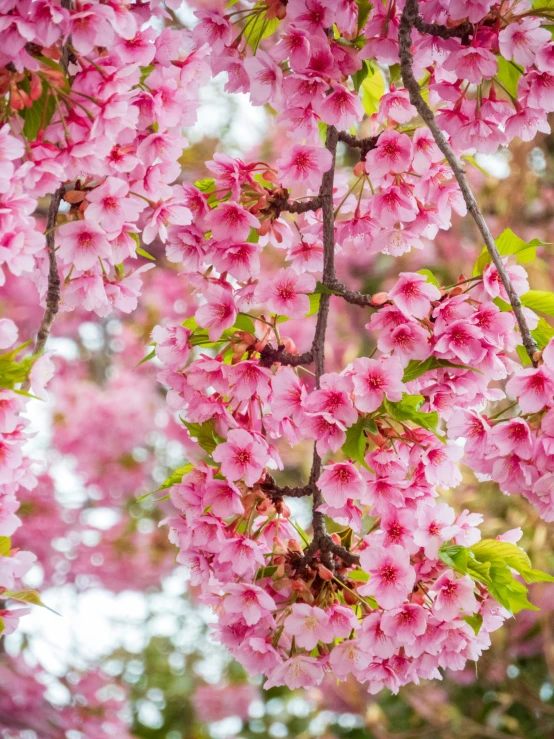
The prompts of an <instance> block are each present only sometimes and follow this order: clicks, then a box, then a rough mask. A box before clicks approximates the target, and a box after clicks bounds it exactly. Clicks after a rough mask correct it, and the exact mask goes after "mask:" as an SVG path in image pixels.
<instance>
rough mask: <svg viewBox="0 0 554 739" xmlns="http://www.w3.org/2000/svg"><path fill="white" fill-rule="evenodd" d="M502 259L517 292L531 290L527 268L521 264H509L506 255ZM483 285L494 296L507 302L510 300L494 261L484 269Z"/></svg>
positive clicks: (522, 292)
mask: <svg viewBox="0 0 554 739" xmlns="http://www.w3.org/2000/svg"><path fill="white" fill-rule="evenodd" d="M502 261H503V262H504V266H505V267H506V272H507V273H508V277H509V278H510V282H511V283H512V285H513V288H514V290H515V292H516V293H517V294H518V295H523V294H524V293H526V292H527V291H528V290H529V282H528V281H527V272H526V271H525V269H524V268H523V267H521V266H520V265H519V264H514V265H508V258H507V257H504V258H503V259H502ZM483 287H484V288H485V290H486V291H487V293H488V294H489V295H490V296H491V297H492V298H502V300H504V301H505V302H507V303H509V302H510V299H509V298H508V294H507V292H506V288H505V287H504V284H503V283H502V280H501V278H500V275H499V274H498V270H497V269H496V267H495V266H494V264H492V262H491V264H489V265H487V267H486V268H485V269H484V271H483Z"/></svg>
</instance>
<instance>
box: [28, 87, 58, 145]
mask: <svg viewBox="0 0 554 739" xmlns="http://www.w3.org/2000/svg"><path fill="white" fill-rule="evenodd" d="M55 109H56V101H55V99H54V96H53V94H52V92H51V90H50V87H49V86H48V84H47V83H46V82H43V83H42V94H41V96H40V97H39V98H38V100H35V101H34V102H33V104H32V105H31V107H30V108H24V110H22V111H21V117H22V118H23V120H24V121H25V123H24V124H23V135H24V136H25V138H26V139H27V141H34V140H35V139H36V137H37V135H38V132H39V131H40V130H41V129H42V130H44V129H45V128H46V126H48V124H49V123H50V121H51V120H52V116H53V115H54V110H55Z"/></svg>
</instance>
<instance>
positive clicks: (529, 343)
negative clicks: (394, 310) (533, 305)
mask: <svg viewBox="0 0 554 739" xmlns="http://www.w3.org/2000/svg"><path fill="white" fill-rule="evenodd" d="M418 18H419V6H418V0H406V5H405V6H404V10H403V12H402V18H401V20H400V27H399V30H398V40H399V45H400V70H401V72H402V80H403V82H404V86H405V88H406V89H407V90H408V93H409V95H410V102H411V103H412V105H413V106H414V107H415V108H416V110H417V112H418V113H419V115H420V116H421V118H422V119H423V121H424V122H425V123H426V124H427V126H428V128H429V130H430V131H431V133H432V134H433V138H434V139H435V141H436V143H437V146H438V147H439V149H440V150H441V151H442V153H443V154H444V156H445V157H446V160H447V162H448V164H449V165H450V167H451V169H452V172H453V173H454V177H455V178H456V181H457V183H458V186H459V188H460V190H461V192H462V195H463V198H464V201H465V204H466V206H467V209H468V212H469V213H470V214H471V216H472V218H473V220H474V221H475V223H476V225H477V228H478V229H479V232H480V233H481V236H482V237H483V240H484V242H485V246H486V247H487V250H488V252H489V254H490V257H491V259H492V261H493V263H494V266H495V267H496V269H497V271H498V274H499V275H500V279H501V280H502V284H503V285H504V289H505V290H506V293H507V295H508V299H509V301H510V305H511V306H512V309H513V311H514V314H515V317H516V320H517V323H518V326H519V330H520V333H521V339H522V342H523V346H524V347H525V349H526V351H527V354H528V355H529V358H530V359H531V361H532V362H533V364H534V365H535V366H536V363H537V359H538V357H537V352H538V346H537V343H536V341H535V339H534V338H533V336H532V334H531V331H530V329H529V326H528V325H527V321H526V319H525V315H524V313H523V306H522V304H521V300H520V299H519V295H518V294H517V293H516V291H515V290H514V286H513V285H512V282H511V280H510V277H509V275H508V272H507V270H506V267H505V265H504V262H503V261H502V257H501V256H500V253H499V251H498V249H497V247H496V244H495V243H494V239H493V237H492V234H491V232H490V230H489V227H488V225H487V222H486V221H485V219H484V217H483V214H482V213H481V211H480V209H479V206H478V205H477V201H476V200H475V196H474V195H473V192H472V191H471V187H470V186H469V182H468V180H467V177H466V175H465V171H464V170H463V168H462V166H461V164H460V162H459V161H458V159H457V158H456V156H455V154H454V152H453V151H452V148H451V147H450V144H449V143H448V142H447V140H446V138H445V137H444V135H443V133H442V131H441V130H440V128H439V126H438V125H437V122H436V120H435V116H434V115H433V112H432V110H431V108H430V107H429V106H428V105H427V103H426V102H425V100H424V99H423V97H422V95H421V90H420V88H419V84H418V82H417V80H416V78H415V77H414V73H413V69H412V63H413V58H412V52H411V46H412V28H414V27H416V24H418V23H419V21H418Z"/></svg>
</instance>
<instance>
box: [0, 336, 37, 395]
mask: <svg viewBox="0 0 554 739" xmlns="http://www.w3.org/2000/svg"><path fill="white" fill-rule="evenodd" d="M20 349H21V347H18V348H17V349H14V350H12V351H11V352H9V353H8V354H1V355H0V388H3V389H8V390H12V389H13V388H14V386H15V385H18V384H19V383H20V382H25V380H26V379H27V378H28V376H29V373H30V372H31V369H32V367H33V364H34V363H35V362H36V360H37V359H38V356H37V355H35V354H33V355H31V356H29V357H24V358H23V359H22V360H20V361H19V362H18V361H17V360H16V359H15V356H16V354H17V353H18V352H19V351H20Z"/></svg>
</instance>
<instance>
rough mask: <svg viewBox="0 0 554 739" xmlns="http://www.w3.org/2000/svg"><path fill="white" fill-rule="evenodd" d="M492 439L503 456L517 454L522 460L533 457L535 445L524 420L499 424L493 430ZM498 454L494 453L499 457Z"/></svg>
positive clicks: (512, 419) (513, 420) (519, 419)
mask: <svg viewBox="0 0 554 739" xmlns="http://www.w3.org/2000/svg"><path fill="white" fill-rule="evenodd" d="M492 439H493V441H494V443H495V444H496V446H497V447H498V450H499V452H500V454H501V455H502V456H507V455H508V454H511V453H512V452H515V453H516V454H517V455H518V457H521V458H522V459H530V458H531V457H532V456H533V450H534V443H533V437H532V435H531V429H530V428H529V426H528V424H527V422H526V421H525V420H524V419H523V418H511V419H510V420H509V421H505V422H503V423H497V424H496V426H495V427H494V428H493V430H492ZM497 455H498V452H496V450H495V453H494V456H497Z"/></svg>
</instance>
